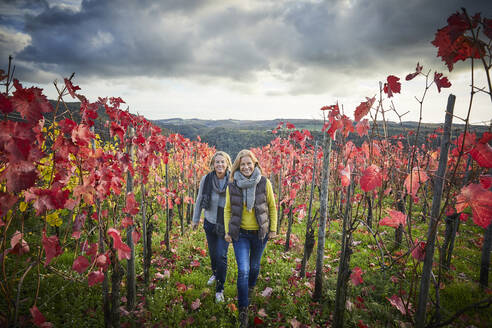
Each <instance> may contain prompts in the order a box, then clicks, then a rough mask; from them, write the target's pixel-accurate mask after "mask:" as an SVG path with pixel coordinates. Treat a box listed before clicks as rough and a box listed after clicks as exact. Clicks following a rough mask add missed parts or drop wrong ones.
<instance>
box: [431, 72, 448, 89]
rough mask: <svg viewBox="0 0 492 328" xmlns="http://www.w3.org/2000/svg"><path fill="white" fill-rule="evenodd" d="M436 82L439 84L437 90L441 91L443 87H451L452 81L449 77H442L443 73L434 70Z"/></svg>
mask: <svg viewBox="0 0 492 328" xmlns="http://www.w3.org/2000/svg"><path fill="white" fill-rule="evenodd" d="M434 83H435V84H436V86H437V91H438V92H441V88H449V87H450V86H451V82H449V81H448V78H447V77H445V76H444V77H442V73H437V72H434Z"/></svg>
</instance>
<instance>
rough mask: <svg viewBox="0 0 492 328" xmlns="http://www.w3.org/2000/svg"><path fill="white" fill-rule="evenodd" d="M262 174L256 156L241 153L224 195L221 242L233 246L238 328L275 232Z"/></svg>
mask: <svg viewBox="0 0 492 328" xmlns="http://www.w3.org/2000/svg"><path fill="white" fill-rule="evenodd" d="M261 173H262V172H261V167H260V165H259V163H258V159H257V158H256V156H255V155H254V154H253V153H252V152H251V151H250V150H247V149H243V150H241V151H240V152H239V153H238V155H237V156H236V160H235V161H234V163H233V164H232V170H231V175H230V178H229V184H228V186H227V191H226V203H225V207H224V228H225V233H226V234H225V237H224V239H225V240H226V241H227V242H232V245H233V247H234V254H235V256H236V262H237V267H238V276H237V294H238V305H239V321H240V327H247V326H248V305H249V294H250V293H251V292H252V291H253V290H254V287H255V286H256V280H257V278H258V274H259V273H260V262H261V256H262V255H263V251H264V249H265V246H266V243H267V240H268V238H273V237H275V236H276V231H277V208H276V207H275V196H274V194H273V188H272V184H271V182H270V181H269V180H268V179H267V178H266V177H264V176H262V174H261Z"/></svg>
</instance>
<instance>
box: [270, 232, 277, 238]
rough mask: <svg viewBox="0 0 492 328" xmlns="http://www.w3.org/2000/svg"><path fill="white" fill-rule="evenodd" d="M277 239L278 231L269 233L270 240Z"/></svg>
mask: <svg viewBox="0 0 492 328" xmlns="http://www.w3.org/2000/svg"><path fill="white" fill-rule="evenodd" d="M275 238H277V232H276V231H270V232H269V233H268V239H275Z"/></svg>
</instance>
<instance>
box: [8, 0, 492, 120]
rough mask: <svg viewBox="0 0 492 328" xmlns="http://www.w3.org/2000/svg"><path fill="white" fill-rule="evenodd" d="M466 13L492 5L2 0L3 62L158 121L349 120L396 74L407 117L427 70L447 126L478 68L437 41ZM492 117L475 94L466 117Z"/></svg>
mask: <svg viewBox="0 0 492 328" xmlns="http://www.w3.org/2000/svg"><path fill="white" fill-rule="evenodd" d="M461 7H466V8H467V10H468V12H469V13H470V14H474V13H476V12H481V13H482V16H485V17H488V18H492V1H489V0H466V1H465V0H442V1H441V0H359V1H357V0H333V1H315V0H310V1H309V0H305V1H289V0H255V1H252V0H230V1H227V0H217V1H200V0H161V1H150V0H138V1H137V0H87V1H86V0H84V1H80V0H19V1H15V0H0V60H1V63H2V64H1V65H0V67H2V68H4V70H5V69H6V67H7V63H8V55H9V54H12V55H13V56H14V59H15V65H16V77H17V78H18V79H19V80H21V82H23V83H24V84H25V85H27V86H30V85H36V86H39V87H42V88H43V89H44V93H45V94H46V95H47V96H48V97H50V98H55V95H56V90H55V88H54V86H53V81H54V80H58V81H63V78H64V77H68V76H70V75H71V73H72V72H75V78H74V80H73V81H74V84H76V85H79V86H80V87H81V89H82V90H81V91H80V92H81V93H82V94H84V95H85V96H87V97H88V98H89V99H90V100H91V101H95V100H96V99H97V97H99V96H101V97H106V96H115V97H121V98H123V100H125V101H126V103H127V105H128V106H129V108H130V111H131V112H133V113H139V114H142V115H144V116H145V117H147V118H149V119H160V118H173V117H181V118H201V119H228V118H233V119H257V120H259V119H274V118H308V119H310V118H320V117H321V116H320V115H321V114H320V111H319V108H320V107H322V106H324V105H331V104H334V103H336V102H337V101H338V102H339V104H341V105H343V108H344V111H345V113H346V114H347V115H348V116H349V117H352V118H353V112H354V110H355V107H356V106H357V105H358V104H359V103H360V102H361V101H364V100H365V97H372V96H374V95H376V94H378V92H379V91H378V90H379V81H385V79H386V77H387V76H388V75H390V74H391V75H396V76H398V77H400V79H401V80H402V94H401V95H400V94H397V95H395V97H394V98H393V99H392V100H393V103H394V106H395V108H396V109H397V111H398V112H400V113H404V112H407V111H409V113H408V114H406V115H405V116H404V117H403V119H404V120H408V121H409V120H418V118H419V107H418V103H417V101H416V100H415V98H414V97H415V96H417V97H421V95H422V93H423V90H424V86H425V80H424V79H422V78H420V79H415V80H413V81H410V82H406V81H404V80H405V76H406V74H408V73H411V72H413V71H414V70H415V66H416V64H417V62H420V64H422V65H423V66H424V71H425V72H427V71H428V70H432V72H431V74H432V76H433V72H434V71H438V72H442V73H444V75H445V76H448V78H449V80H450V81H451V83H452V84H453V86H452V87H451V88H449V89H443V90H442V91H441V93H438V92H437V89H436V88H435V87H433V88H432V89H430V91H429V92H428V94H427V98H426V101H425V103H424V108H423V119H424V121H427V122H443V121H444V109H445V106H446V101H447V97H448V95H449V93H453V94H455V95H456V96H457V103H456V107H455V113H457V115H462V116H464V115H465V112H466V109H467V108H468V101H469V94H470V87H469V85H470V73H469V68H470V62H469V61H468V62H460V63H459V64H457V65H456V66H455V69H454V70H453V72H451V73H449V72H448V71H447V67H446V66H445V65H444V63H443V62H441V61H440V59H438V58H437V57H436V54H437V48H435V47H434V46H433V45H432V44H431V43H430V42H431V41H432V40H433V39H434V34H435V32H436V31H437V29H438V28H441V27H443V26H445V25H446V19H447V17H448V16H450V15H451V14H452V13H454V12H456V11H458V10H459V9H460V8H461ZM476 79H477V85H478V86H485V75H484V73H483V69H482V70H477V72H476ZM68 99H69V98H67V100H68ZM387 105H388V106H389V103H388V104H387ZM389 118H390V120H396V118H397V117H396V115H394V114H389ZM491 118H492V103H491V102H490V98H489V97H488V96H485V95H477V96H476V102H475V104H474V106H473V111H472V115H471V121H472V122H473V123H478V122H481V121H489V120H490V119H491Z"/></svg>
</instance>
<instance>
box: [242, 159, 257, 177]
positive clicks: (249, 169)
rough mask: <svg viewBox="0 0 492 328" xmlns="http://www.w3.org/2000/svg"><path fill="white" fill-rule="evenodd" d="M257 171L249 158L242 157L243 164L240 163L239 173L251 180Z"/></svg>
mask: <svg viewBox="0 0 492 328" xmlns="http://www.w3.org/2000/svg"><path fill="white" fill-rule="evenodd" d="M254 169H255V164H254V163H253V160H252V159H251V157H249V156H243V157H241V162H240V163H239V171H240V172H241V173H242V174H243V175H244V176H245V177H246V178H249V177H250V176H251V174H253V170H254Z"/></svg>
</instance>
